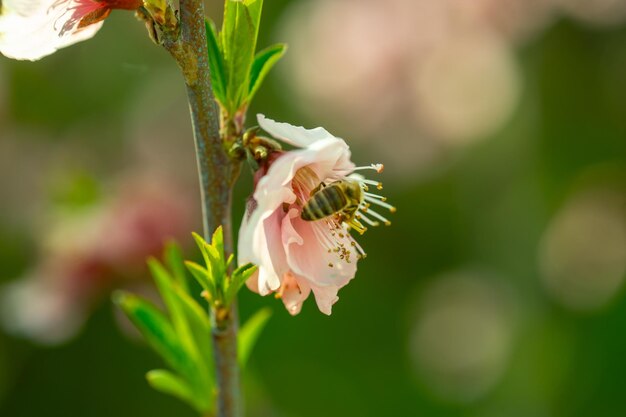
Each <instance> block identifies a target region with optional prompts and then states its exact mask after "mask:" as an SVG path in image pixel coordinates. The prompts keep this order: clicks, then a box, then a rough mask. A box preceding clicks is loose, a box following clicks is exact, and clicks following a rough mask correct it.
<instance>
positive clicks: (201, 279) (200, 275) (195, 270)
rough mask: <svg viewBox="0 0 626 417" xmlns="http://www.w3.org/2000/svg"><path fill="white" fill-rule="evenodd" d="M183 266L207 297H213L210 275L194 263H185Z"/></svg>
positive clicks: (212, 284)
mask: <svg viewBox="0 0 626 417" xmlns="http://www.w3.org/2000/svg"><path fill="white" fill-rule="evenodd" d="M185 266H187V269H188V270H189V272H191V275H192V276H193V277H194V278H195V279H196V281H198V283H199V284H200V286H201V287H202V289H204V290H205V291H206V292H207V293H208V294H209V296H211V297H212V298H213V297H215V284H214V283H213V281H212V279H211V273H210V272H209V271H208V270H207V269H206V268H204V267H202V266H201V265H198V264H197V263H195V262H191V261H185Z"/></svg>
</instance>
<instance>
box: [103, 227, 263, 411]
mask: <svg viewBox="0 0 626 417" xmlns="http://www.w3.org/2000/svg"><path fill="white" fill-rule="evenodd" d="M220 235H221V232H219V233H216V236H215V237H214V240H213V242H212V244H206V242H204V241H203V242H204V243H205V244H206V247H210V248H211V249H207V248H205V249H204V250H203V255H204V256H210V258H206V257H205V260H206V259H209V260H210V262H211V264H210V265H211V268H212V269H211V271H215V273H216V274H223V275H222V277H223V278H222V279H223V280H224V278H225V277H226V269H227V268H228V263H229V262H232V257H231V258H229V261H228V262H224V261H223V256H222V257H221V258H220V256H219V254H220V253H221V254H223V238H222V237H221V236H220ZM164 263H165V265H164V264H163V263H161V262H159V261H158V260H156V259H154V258H152V259H150V260H149V261H148V265H149V267H150V271H151V273H152V276H153V279H154V281H155V283H156V286H157V289H158V291H159V294H160V295H161V298H162V300H163V304H164V305H165V308H166V311H165V312H163V311H161V310H160V309H159V308H157V307H156V306H155V305H154V304H152V303H150V302H149V301H147V300H145V299H143V298H141V297H139V296H136V295H133V294H130V293H127V292H122V291H119V292H117V293H116V294H115V295H114V301H115V303H116V304H117V305H118V306H119V307H120V308H121V309H122V310H123V311H124V313H125V314H126V315H127V316H128V318H129V319H130V320H131V321H132V323H133V324H134V325H135V327H137V329H138V330H139V332H140V333H141V334H142V336H143V338H144V339H145V341H146V342H147V343H148V345H149V346H150V347H151V348H152V349H153V350H154V351H155V352H156V353H157V354H158V355H159V356H160V357H161V358H162V359H163V361H164V362H165V364H166V365H167V367H168V368H169V369H155V370H151V371H149V372H148V373H147V375H146V378H147V380H148V383H149V384H150V385H151V386H152V387H153V388H154V389H156V390H158V391H161V392H163V393H166V394H169V395H173V396H175V397H177V398H179V399H181V400H183V401H184V402H186V403H188V404H189V405H190V406H192V407H193V408H195V409H196V410H197V411H198V412H199V413H200V414H202V415H206V414H211V413H213V411H214V406H215V396H216V391H217V386H216V381H215V365H214V360H213V347H212V342H211V330H212V325H211V319H210V316H209V314H208V312H207V309H204V308H202V307H201V305H200V304H199V303H198V302H197V301H196V300H195V298H194V297H193V296H192V295H191V294H190V285H189V284H190V283H189V282H188V276H187V272H186V268H185V263H184V261H183V257H182V254H181V251H180V249H179V247H178V246H177V245H175V244H170V245H168V246H167V248H166V251H165V256H164ZM250 269H253V268H250V267H248V268H246V269H243V270H242V269H241V268H240V269H239V270H241V271H240V272H239V273H238V274H235V273H233V279H225V281H230V282H233V283H234V285H235V286H237V287H238V288H241V285H242V284H243V283H241V282H240V281H241V280H244V277H245V276H249V275H248V274H247V272H246V273H243V271H249V270H250ZM203 271H204V272H205V273H208V270H207V269H206V268H204V269H203ZM194 276H195V274H194ZM235 277H236V278H235ZM208 281H210V282H213V283H216V282H218V281H219V280H218V279H215V278H214V277H213V276H211V278H210V279H208ZM244 282H245V281H244ZM214 286H215V287H216V288H218V287H220V288H221V286H219V285H215V284H214ZM230 288H235V287H230ZM205 291H206V289H205ZM232 292H233V290H232V289H231V290H230V292H229V294H232ZM234 294H235V295H236V292H235V293H234ZM232 297H233V298H234V295H232ZM231 300H232V298H231ZM269 317H270V312H269V311H268V310H267V309H262V310H260V311H258V312H257V313H256V314H255V315H254V316H252V318H250V319H249V320H248V322H247V323H246V324H245V325H244V326H243V327H242V328H241V331H240V333H239V340H238V355H239V356H238V357H239V362H240V365H241V366H242V367H243V366H244V365H245V364H246V362H247V360H248V358H249V356H250V352H251V350H252V348H253V346H254V344H255V342H256V340H257V338H258V336H259V334H260V332H261V330H262V329H263V327H264V326H265V324H266V322H267V320H268V319H269Z"/></svg>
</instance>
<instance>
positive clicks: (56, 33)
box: [0, 0, 142, 61]
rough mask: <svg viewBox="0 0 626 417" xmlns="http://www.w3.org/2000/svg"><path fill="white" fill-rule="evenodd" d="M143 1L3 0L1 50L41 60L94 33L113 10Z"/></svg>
mask: <svg viewBox="0 0 626 417" xmlns="http://www.w3.org/2000/svg"><path fill="white" fill-rule="evenodd" d="M141 5H142V2H141V0H2V1H1V2H0V53H1V54H2V55H5V56H7V57H9V58H14V59H23V60H31V61H35V60H38V59H40V58H43V57H44V56H46V55H50V54H52V53H53V52H55V51H56V50H58V49H60V48H63V47H66V46H69V45H72V44H74V43H77V42H80V41H83V40H86V39H89V38H91V37H93V36H94V35H95V34H96V32H97V31H98V30H99V29H100V27H101V26H102V21H103V20H104V19H105V18H106V17H107V16H108V15H109V14H110V13H111V10H113V9H125V10H136V9H137V8H139V7H140V6H141Z"/></svg>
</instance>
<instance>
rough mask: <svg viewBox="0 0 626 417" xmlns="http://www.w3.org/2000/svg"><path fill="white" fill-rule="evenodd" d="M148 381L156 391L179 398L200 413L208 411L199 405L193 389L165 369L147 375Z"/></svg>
mask: <svg viewBox="0 0 626 417" xmlns="http://www.w3.org/2000/svg"><path fill="white" fill-rule="evenodd" d="M146 379H147V380H148V384H150V386H151V387H152V388H154V389H155V390H157V391H161V392H163V393H165V394H169V395H172V396H174V397H176V398H179V399H181V400H183V401H184V402H186V403H188V404H190V405H192V406H193V407H195V408H196V409H198V411H202V412H204V411H207V410H206V409H204V407H202V404H198V403H197V401H196V400H195V398H196V396H195V395H194V394H193V391H192V389H191V388H190V387H189V385H188V384H187V383H186V382H185V380H183V379H182V378H180V377H179V376H177V375H174V374H173V373H171V372H169V371H166V370H164V369H155V370H152V371H150V372H148V373H147V374H146Z"/></svg>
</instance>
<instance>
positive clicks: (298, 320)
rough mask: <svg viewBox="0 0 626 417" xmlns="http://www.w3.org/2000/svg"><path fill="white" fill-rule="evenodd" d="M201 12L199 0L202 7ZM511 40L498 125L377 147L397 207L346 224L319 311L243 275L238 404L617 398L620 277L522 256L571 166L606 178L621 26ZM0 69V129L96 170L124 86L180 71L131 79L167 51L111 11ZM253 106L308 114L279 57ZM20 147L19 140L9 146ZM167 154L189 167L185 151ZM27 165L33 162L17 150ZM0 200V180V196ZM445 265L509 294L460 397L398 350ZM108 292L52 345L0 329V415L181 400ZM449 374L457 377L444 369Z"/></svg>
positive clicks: (574, 177) (568, 410) (623, 127)
mask: <svg viewBox="0 0 626 417" xmlns="http://www.w3.org/2000/svg"><path fill="white" fill-rule="evenodd" d="M267 3H268V4H267V5H266V10H265V13H264V20H263V23H262V25H263V27H262V34H261V38H260V41H259V42H260V46H261V47H263V46H265V45H268V44H269V43H271V42H272V41H275V40H276V38H275V37H276V33H275V32H273V31H272V28H274V27H275V24H276V22H277V21H278V19H279V17H280V15H281V13H282V11H283V10H284V8H285V7H286V5H287V3H289V2H288V1H273V2H267ZM211 13H213V16H218V15H219V10H217V9H216V10H213V11H211ZM263 28H265V30H263ZM280 40H284V41H286V42H289V39H280ZM329 47H330V46H329ZM516 53H517V57H518V59H519V61H520V63H521V69H522V78H523V82H524V84H523V85H524V89H523V92H522V98H521V102H520V104H519V106H518V108H517V110H516V112H515V114H514V115H513V117H512V118H511V120H509V122H508V123H507V125H506V126H505V127H504V128H503V129H501V130H499V131H498V132H497V133H496V134H495V135H493V136H492V137H489V138H487V139H486V140H484V141H481V142H480V143H477V144H474V145H471V146H469V147H468V148H467V149H465V150H464V151H463V152H462V153H460V155H458V157H456V158H454V161H453V162H451V163H450V164H449V166H447V167H446V168H445V169H442V170H440V171H439V172H437V173H436V174H433V175H432V176H430V177H428V178H427V179H424V178H412V177H411V174H401V173H398V174H397V175H396V174H395V173H394V166H393V163H387V164H386V171H385V174H383V175H384V177H383V178H384V179H385V193H386V195H387V197H388V198H389V200H390V201H392V202H393V203H394V204H395V205H396V206H397V207H398V208H399V210H398V212H397V214H395V215H393V223H394V224H393V225H392V227H390V228H385V229H380V230H374V231H372V232H368V233H367V234H366V235H365V236H364V237H363V238H362V239H359V242H360V243H361V244H362V245H363V246H364V247H365V248H366V249H367V252H368V255H369V256H368V259H366V260H365V261H364V262H362V263H361V264H360V265H359V273H358V275H357V278H356V279H355V280H354V281H353V282H351V283H350V285H349V286H348V287H346V288H345V289H343V290H342V291H341V292H340V297H341V300H340V302H339V303H338V304H337V305H335V307H334V311H333V315H332V316H331V317H326V316H324V315H322V314H320V313H319V312H318V311H317V309H316V308H315V306H314V302H313V300H312V299H310V300H308V301H307V302H306V303H305V306H304V308H303V311H302V313H301V314H300V315H299V316H297V317H295V318H293V317H291V316H289V314H287V312H286V311H285V310H284V309H283V307H282V303H280V302H279V301H277V300H274V299H273V298H272V297H266V298H261V297H259V296H257V295H256V294H252V293H250V292H249V291H247V290H244V291H243V292H242V295H241V297H240V306H241V316H242V317H244V318H245V317H249V316H250V315H251V314H252V313H254V312H255V311H256V310H258V309H259V308H260V307H262V306H266V305H271V306H272V308H273V310H274V315H273V317H272V319H271V321H270V323H269V325H268V327H267V328H266V330H265V332H264V334H263V336H262V337H261V339H260V341H259V343H258V345H257V348H256V350H255V352H254V354H253V357H252V359H251V364H250V368H249V371H248V372H247V374H246V378H245V382H246V383H245V391H246V402H247V408H248V415H250V416H301V417H313V416H429V417H437V416H468V417H483V416H484V417H491V416H494V417H495V416H503V417H516V416H520V417H534V416H538V417H543V416H546V417H548V416H555V417H575V416H580V417H588V416H607V417H610V416H616V417H617V416H624V415H626V395H624V390H625V389H626V386H625V385H624V375H626V297H624V294H623V291H622V290H619V291H618V292H616V293H615V295H614V296H613V297H612V299H611V301H610V302H609V303H607V304H606V305H604V306H603V307H602V308H599V309H594V310H592V311H577V310H575V309H574V310H573V309H569V308H567V307H564V306H563V305H562V304H560V303H559V302H558V301H557V300H555V298H554V297H553V296H551V295H550V294H549V293H548V292H546V290H545V287H544V285H543V284H542V281H541V278H540V270H539V267H538V251H539V247H540V242H541V239H542V236H543V234H544V232H545V230H546V228H547V227H548V225H549V223H550V221H551V219H552V218H553V216H555V215H556V213H558V212H559V210H560V208H561V207H562V206H563V204H564V202H565V201H567V199H568V197H569V196H570V195H571V194H572V193H573V192H574V191H576V189H577V187H579V182H580V178H581V176H584V175H585V173H587V172H595V171H601V172H604V170H605V169H606V170H608V171H609V172H610V173H611V174H610V175H609V176H608V177H609V178H610V181H613V182H614V181H615V178H617V180H618V182H617V183H618V184H619V185H618V187H622V186H623V182H619V181H623V178H624V177H623V173H624V170H626V113H625V110H626V28H624V27H614V28H604V29H599V28H598V29H591V28H588V27H583V26H581V25H579V24H577V23H575V22H573V21H569V20H566V19H560V20H559V21H557V22H556V23H555V24H553V25H551V26H550V27H549V28H548V29H547V30H545V31H544V32H543V33H542V34H541V35H539V36H537V37H536V38H535V39H533V40H532V41H530V42H528V43H527V44H526V45H524V46H523V47H522V48H518V50H517V51H516ZM0 70H1V73H0V75H1V76H2V78H4V79H5V89H6V93H7V94H6V97H5V101H4V102H0V104H1V105H2V106H3V107H4V116H3V117H0V123H2V125H3V127H0V140H4V139H3V138H2V136H4V134H6V132H7V131H8V129H9V127H10V128H12V129H14V128H16V127H17V128H20V129H23V130H26V131H31V132H37V134H34V135H32V138H31V139H28V140H31V141H33V143H34V144H35V145H37V144H38V143H39V142H40V141H46V142H50V144H51V146H52V147H54V149H61V148H72V147H73V148H77V149H81V152H83V153H85V152H86V153H87V154H88V155H91V156H90V158H91V159H89V158H88V160H93V159H94V158H95V159H98V160H99V163H98V164H97V165H95V166H93V165H90V164H87V163H84V162H81V160H80V158H78V157H77V159H76V160H72V165H73V166H74V167H78V168H80V169H81V170H83V171H85V172H87V173H88V174H89V175H91V176H94V177H95V178H97V179H102V178H104V177H106V176H107V175H114V173H115V172H116V170H117V169H119V167H120V166H123V164H124V161H125V153H126V152H128V148H129V146H130V145H129V144H128V143H127V138H126V135H127V131H128V130H127V128H126V127H127V123H128V119H129V109H130V108H131V103H133V102H134V100H135V99H136V97H137V96H139V95H140V94H142V93H143V92H144V91H145V90H146V89H148V88H155V89H156V90H155V91H154V92H153V93H154V94H153V97H158V100H159V101H162V102H165V103H167V102H175V103H177V102H181V103H183V104H184V102H183V101H181V100H182V97H183V94H184V91H183V90H184V88H183V85H182V80H180V78H177V77H175V76H173V77H171V80H172V84H171V85H167V86H163V87H162V92H161V91H159V88H161V87H159V86H157V85H155V84H154V83H149V82H148V81H147V80H149V79H150V76H151V75H153V74H158V73H159V72H164V71H173V70H174V63H173V62H172V61H171V60H170V59H169V57H168V56H167V55H166V53H165V52H164V51H162V50H161V49H159V48H158V47H156V46H154V45H152V44H151V43H150V41H149V39H148V38H147V36H146V34H145V31H144V29H143V27H142V25H141V24H139V23H137V22H135V21H134V19H133V18H132V17H131V16H130V15H129V14H126V13H113V15H112V17H111V18H110V19H109V20H107V22H106V24H105V26H104V28H103V29H102V31H101V32H100V33H99V34H98V36H96V37H95V38H94V39H93V40H90V41H89V42H84V43H81V44H79V45H76V46H73V47H71V48H68V49H65V50H62V51H60V52H58V53H56V54H55V55H53V56H51V57H48V58H46V59H44V60H42V61H39V62H36V63H29V62H15V61H10V60H8V59H5V58H0ZM176 82H177V83H178V84H175V83H176ZM0 109H2V107H0ZM146 111H147V112H149V111H150V109H149V108H148V109H146ZM172 111H173V117H177V118H179V119H184V118H186V117H187V116H186V111H187V109H186V108H185V106H184V105H181V106H178V107H176V108H174V109H173V110H172ZM257 111H258V112H263V113H265V114H268V115H271V116H273V117H275V118H277V119H279V120H286V121H292V122H294V123H296V124H298V123H297V121H300V120H301V121H302V122H301V123H304V124H307V125H317V124H324V121H323V120H316V121H311V120H310V116H307V115H306V112H302V111H299V110H296V109H295V108H294V106H293V103H292V102H291V101H290V93H289V90H288V89H286V87H285V86H284V83H283V82H282V80H281V72H280V71H277V72H274V73H273V74H272V75H271V76H270V78H269V79H268V81H267V82H266V84H265V85H264V87H263V88H262V89H261V91H260V92H259V94H258V96H257V98H256V101H255V103H254V105H253V108H252V110H251V114H254V113H256V112H257ZM70 131H71V132H72V135H68V134H67V133H68V132H70ZM189 133H190V130H188V129H187V130H185V131H184V132H181V134H180V137H179V138H178V140H179V146H180V147H187V148H189V150H191V147H192V141H191V137H190V136H189ZM68 137H70V138H69V139H68ZM351 144H352V147H353V153H354V155H355V158H354V159H355V160H358V161H370V160H371V159H373V158H375V157H376V156H375V155H372V153H371V152H369V151H368V146H367V143H365V142H356V141H355V142H354V143H351ZM394 146H397V145H394ZM397 151H398V152H402V149H401V146H399V149H398V150H397ZM23 152H24V155H23V156H24V158H28V156H29V155H27V152H28V147H24V151H23ZM189 155H190V156H192V155H191V153H189ZM18 156H19V155H18ZM383 162H384V161H383ZM603 167H604V168H603ZM607 167H608V168H607ZM33 169H35V168H33V167H30V168H29V170H33ZM181 169H187V170H193V169H195V163H193V162H192V161H190V162H189V163H188V164H187V165H185V166H182V167H181ZM613 173H617V174H613ZM191 174H193V172H191ZM14 175H15V176H14V177H13V178H12V181H10V182H11V183H12V186H13V187H20V178H21V176H22V175H25V174H24V173H23V172H16V173H15V174H14ZM29 175H44V176H45V175H47V174H46V172H45V171H44V170H43V169H42V170H41V171H39V172H38V171H37V170H36V169H35V173H34V174H33V173H32V171H31V172H30V174H29ZM600 177H601V178H604V177H603V176H602V175H600ZM600 181H601V182H602V181H604V180H603V179H601V180H600ZM607 181H609V180H607ZM3 184H7V182H3ZM249 184H250V179H249V177H248V176H245V178H244V181H242V182H241V185H240V187H239V189H238V192H237V197H236V199H235V207H236V208H235V211H236V213H235V218H236V219H238V218H240V216H241V214H242V210H243V205H244V201H245V197H246V194H247V190H248V189H249V186H250V185H249ZM621 190H622V191H623V190H624V188H621ZM5 191H6V190H5ZM25 192H27V193H28V192H33V193H43V192H44V191H42V190H32V191H31V190H25ZM3 194H5V195H6V193H5V192H3V190H2V189H0V196H1V195H3ZM9 203H10V202H9V201H7V200H5V198H4V197H0V210H2V211H4V210H5V209H8V207H9V206H10V204H9ZM2 211H0V265H2V273H1V274H0V278H1V279H3V280H6V281H8V280H9V279H11V278H14V277H17V276H20V275H21V274H23V273H24V271H25V270H27V269H28V268H29V266H32V265H33V264H34V263H36V262H37V251H36V239H37V235H36V234H35V233H33V232H32V228H28V229H26V228H24V227H22V226H21V225H19V224H17V225H16V224H14V223H12V222H10V221H8V220H7V219H8V217H6V216H4V215H1V213H2ZM33 221H34V220H33ZM622 224H623V223H622ZM35 230H36V229H35ZM598 244H599V245H600V246H601V245H602V244H603V242H601V241H600V242H598ZM455 271H478V272H477V273H478V274H481V276H483V275H484V276H489V277H493V278H489V279H488V282H489V283H490V284H489V285H491V284H493V285H495V287H496V288H504V290H503V291H504V293H505V294H507V296H506V297H504V299H502V300H499V301H500V302H501V303H502V304H503V305H504V307H502V309H500V307H498V308H496V310H495V311H496V313H497V312H500V311H509V312H511V311H512V313H511V317H508V318H506V320H505V321H504V326H505V328H506V332H508V333H507V334H508V335H509V336H510V337H509V338H510V343H509V345H508V347H507V349H506V351H507V354H506V355H505V356H506V358H505V359H504V361H503V365H502V366H503V369H502V370H501V371H499V373H498V376H497V378H496V379H497V381H496V382H494V383H493V384H491V385H490V387H489V388H488V389H486V392H485V393H482V394H480V395H478V396H477V398H472V399H463V398H461V399H459V398H457V397H455V396H454V395H452V396H450V395H445V394H443V395H442V394H441V392H440V391H438V389H437V388H436V386H437V383H436V382H433V381H432V380H431V379H430V378H429V377H428V374H424V373H422V372H420V371H419V370H417V369H416V367H415V364H414V361H413V360H412V357H413V356H412V353H411V352H412V349H413V348H412V346H413V345H412V343H411V340H412V337H413V336H412V334H413V332H414V331H415V330H414V329H415V325H416V322H417V321H418V320H419V314H420V313H419V311H420V308H421V306H422V304H421V301H420V300H422V299H423V297H424V296H425V294H428V291H429V290H428V289H429V288H432V285H436V283H437V281H438V280H442V279H445V277H444V276H445V275H448V274H450V273H454V272H455ZM494 282H495V283H494ZM498 291H500V290H498ZM497 294H500V292H498V293H497ZM494 297H496V296H494ZM496 298H497V297H496ZM32 302H33V303H37V300H33V301H32ZM488 303H489V305H491V304H493V300H489V301H488ZM113 310H114V308H113V306H112V304H111V303H110V302H108V301H107V298H106V297H104V300H103V301H102V302H101V303H100V304H99V305H98V306H96V307H95V310H94V312H93V314H92V315H91V317H90V318H89V320H88V322H87V324H86V325H85V326H84V328H83V330H82V331H81V332H80V334H79V335H78V336H77V337H76V338H74V339H72V340H70V341H68V342H67V343H64V344H62V345H61V346H56V347H42V346H38V345H36V344H34V343H31V342H29V341H26V340H23V339H19V338H14V337H12V336H10V335H8V334H3V333H0V415H1V416H3V417H4V416H6V417H27V416H28V417H34V416H51V417H52V416H54V417H56V416H58V417H73V416H89V417H99V416H113V415H115V416H153V417H157V416H164V417H165V416H174V415H175V416H181V417H182V416H192V415H194V413H193V411H191V410H190V409H188V408H187V407H186V406H185V405H183V404H181V403H179V402H178V401H177V400H175V399H172V398H169V397H166V396H164V395H161V394H159V393H157V392H154V391H152V390H151V389H150V388H149V387H148V386H147V384H146V382H145V379H144V374H145V372H146V371H147V370H149V369H152V368H158V367H161V363H160V360H159V359H158V358H157V356H156V355H154V354H153V353H152V352H151V351H149V350H148V349H147V347H145V346H144V345H143V344H141V343H139V342H137V341H133V340H130V339H129V338H128V337H127V336H125V335H124V334H123V333H122V332H121V331H120V330H119V326H118V325H117V323H116V320H115V319H114V314H113ZM470 338H471V336H470ZM450 343H457V342H455V341H454V340H451V341H450ZM470 346H471V344H470ZM443 347H444V348H445V346H443ZM469 348H470V347H468V349H469ZM444 350H445V349H444ZM469 375H470V376H471V375H474V374H472V373H470V374H469ZM445 378H448V379H446V381H448V380H449V379H450V378H449V376H448V377H445V376H444V379H445ZM472 383H473V382H472V381H470V382H469V385H470V386H471V384H472ZM451 384H452V385H453V386H454V385H455V384H461V385H462V386H463V387H466V386H467V384H468V383H465V382H463V381H460V380H458V375H457V376H453V378H452V382H451ZM463 384H465V385H463ZM433 386H435V388H433ZM452 389H454V388H452Z"/></svg>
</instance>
